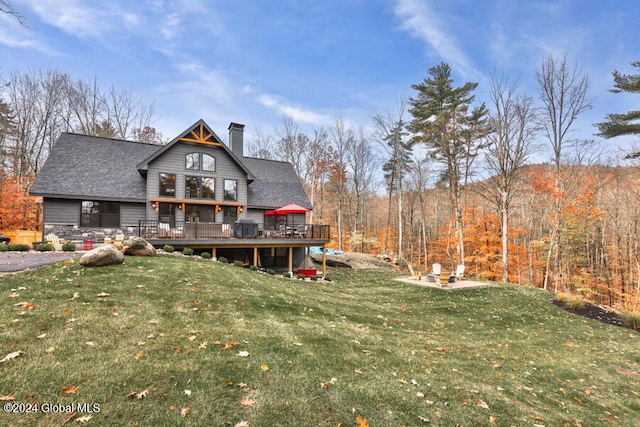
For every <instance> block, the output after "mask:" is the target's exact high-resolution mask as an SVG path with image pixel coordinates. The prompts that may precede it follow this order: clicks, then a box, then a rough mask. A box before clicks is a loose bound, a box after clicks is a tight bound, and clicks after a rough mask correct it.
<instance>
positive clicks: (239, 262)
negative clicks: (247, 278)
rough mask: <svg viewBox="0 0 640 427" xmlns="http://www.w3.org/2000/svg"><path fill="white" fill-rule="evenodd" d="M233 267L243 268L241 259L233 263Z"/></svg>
mask: <svg viewBox="0 0 640 427" xmlns="http://www.w3.org/2000/svg"><path fill="white" fill-rule="evenodd" d="M233 265H234V266H236V267H242V261H240V260H239V259H237V260H235V261H233Z"/></svg>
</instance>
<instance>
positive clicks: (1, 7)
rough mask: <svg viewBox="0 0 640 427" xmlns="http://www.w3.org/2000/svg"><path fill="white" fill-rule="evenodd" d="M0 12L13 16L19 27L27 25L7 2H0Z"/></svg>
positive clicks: (3, 0) (0, 0)
mask: <svg viewBox="0 0 640 427" xmlns="http://www.w3.org/2000/svg"><path fill="white" fill-rule="evenodd" d="M0 12H1V13H6V14H8V15H11V16H13V17H14V18H16V19H17V20H18V22H19V23H20V25H25V26H26V25H27V21H26V20H25V19H24V16H22V14H21V13H20V12H18V11H17V10H16V8H15V7H14V6H13V5H12V4H11V3H9V2H8V1H5V0H0Z"/></svg>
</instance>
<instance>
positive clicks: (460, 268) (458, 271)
mask: <svg viewBox="0 0 640 427" xmlns="http://www.w3.org/2000/svg"><path fill="white" fill-rule="evenodd" d="M462 279H464V264H458V266H457V267H456V280H462Z"/></svg>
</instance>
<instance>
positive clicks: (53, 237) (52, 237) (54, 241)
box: [45, 233, 62, 251]
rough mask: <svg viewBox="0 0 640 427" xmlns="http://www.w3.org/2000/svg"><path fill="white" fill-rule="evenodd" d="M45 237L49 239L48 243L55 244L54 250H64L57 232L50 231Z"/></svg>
mask: <svg viewBox="0 0 640 427" xmlns="http://www.w3.org/2000/svg"><path fill="white" fill-rule="evenodd" d="M45 238H46V239H47V243H49V244H50V245H51V246H53V249H54V250H56V251H61V250H62V243H60V239H59V238H58V236H57V235H56V234H55V233H49V234H47V235H46V236H45Z"/></svg>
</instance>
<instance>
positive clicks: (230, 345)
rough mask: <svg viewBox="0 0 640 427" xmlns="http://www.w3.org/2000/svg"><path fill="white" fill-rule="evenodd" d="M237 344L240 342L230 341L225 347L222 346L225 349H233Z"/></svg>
mask: <svg viewBox="0 0 640 427" xmlns="http://www.w3.org/2000/svg"><path fill="white" fill-rule="evenodd" d="M236 344H238V343H237V342H230V343H227V345H225V346H224V347H222V349H223V350H232V349H233V346H235V345H236Z"/></svg>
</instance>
